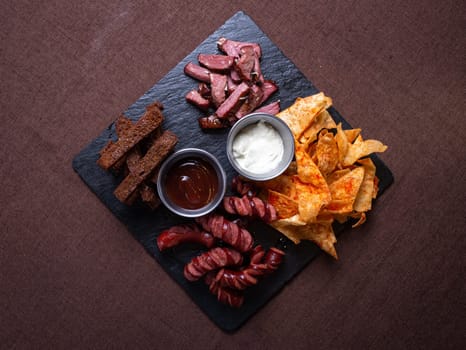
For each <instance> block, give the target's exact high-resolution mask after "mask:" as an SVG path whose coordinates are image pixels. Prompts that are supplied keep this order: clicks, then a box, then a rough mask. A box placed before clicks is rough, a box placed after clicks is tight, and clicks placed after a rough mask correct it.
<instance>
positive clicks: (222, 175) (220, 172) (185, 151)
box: [157, 147, 227, 218]
mask: <svg viewBox="0 0 466 350" xmlns="http://www.w3.org/2000/svg"><path fill="white" fill-rule="evenodd" d="M196 156H198V157H200V158H203V159H207V161H208V162H209V163H210V164H211V165H212V167H213V168H214V170H215V172H216V173H217V177H218V182H219V189H218V192H217V194H216V195H215V197H214V200H212V201H211V202H210V203H208V204H206V205H205V206H203V207H201V208H198V209H185V208H182V207H179V206H177V205H176V204H174V203H173V202H172V201H170V200H169V199H168V197H167V196H166V193H165V191H164V188H163V181H164V180H165V177H166V173H167V171H168V170H169V169H170V166H172V165H173V164H174V163H175V162H176V161H178V160H180V159H184V158H188V157H196ZM226 181H227V175H226V172H225V170H224V169H223V166H222V164H221V163H220V162H219V160H218V159H217V157H215V156H214V155H213V154H212V153H210V152H208V151H206V150H204V149H202V148H194V147H187V148H182V149H180V150H177V151H175V152H174V153H172V154H171V155H169V156H168V157H167V158H166V159H165V160H164V161H163V163H162V164H161V166H160V170H159V174H158V176H157V193H158V195H159V198H160V200H161V202H162V203H163V204H164V206H165V207H166V208H167V209H168V210H170V211H171V212H172V213H174V214H176V215H179V216H183V217H186V218H196V217H200V216H203V215H206V214H209V213H210V212H212V211H213V210H215V209H216V208H217V207H218V205H219V204H220V203H221V202H222V200H223V197H224V195H225V192H226V187H227V185H226Z"/></svg>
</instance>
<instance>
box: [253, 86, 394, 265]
mask: <svg viewBox="0 0 466 350" xmlns="http://www.w3.org/2000/svg"><path fill="white" fill-rule="evenodd" d="M331 105H332V100H331V99H330V98H329V97H327V96H325V95H324V94H323V93H319V94H316V95H313V96H308V97H305V98H297V99H296V101H295V103H294V104H293V105H292V106H290V107H289V108H287V109H286V110H283V111H282V112H280V113H279V114H277V117H278V118H281V119H282V120H283V121H285V122H286V123H287V124H288V126H289V127H290V129H291V130H292V132H293V135H294V139H295V161H294V162H293V163H292V164H291V166H290V167H289V168H288V170H287V171H286V172H285V173H284V174H282V175H280V176H279V177H277V178H275V179H272V180H269V181H266V182H262V183H257V185H258V186H259V187H260V188H262V189H263V190H266V191H264V192H265V194H266V196H267V199H268V201H269V202H270V203H271V204H273V205H274V207H275V208H276V210H277V213H278V220H276V221H274V222H272V223H271V225H272V226H273V227H274V228H275V229H277V230H278V231H280V232H281V233H283V234H284V235H285V236H287V237H288V238H289V239H290V240H292V241H293V242H294V243H296V244H298V243H299V242H300V241H301V240H310V241H313V242H315V243H316V244H317V245H318V246H319V247H320V248H321V249H322V250H324V251H325V252H327V253H328V254H330V255H331V256H333V257H334V258H335V259H337V258H338V257H337V252H336V250H335V247H334V244H335V243H336V241H337V240H336V238H335V234H334V232H333V228H332V223H333V222H334V221H335V220H337V221H338V222H340V223H343V222H345V221H347V220H348V219H349V218H352V219H356V220H357V221H356V223H354V224H353V227H356V226H359V225H361V224H362V223H364V221H365V219H366V212H367V211H368V210H370V209H371V205H372V200H373V199H374V198H375V197H376V195H377V192H378V187H377V183H378V179H377V177H376V176H375V170H376V169H375V165H374V163H373V162H372V160H371V159H370V158H369V157H367V156H368V155H370V154H372V153H374V152H384V151H385V150H386V149H387V146H385V145H384V144H382V143H381V142H380V141H377V140H364V139H363V138H362V136H361V129H351V130H343V128H342V126H341V124H338V125H337V124H335V122H334V121H333V119H332V117H331V116H330V114H329V113H328V111H327V109H328V108H329V107H330V106H331Z"/></svg>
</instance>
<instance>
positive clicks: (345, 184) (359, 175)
mask: <svg viewBox="0 0 466 350" xmlns="http://www.w3.org/2000/svg"><path fill="white" fill-rule="evenodd" d="M363 178H364V168H363V167H357V168H354V169H353V170H351V171H350V172H349V173H348V174H346V175H344V176H342V177H341V178H339V179H338V180H336V181H334V182H332V183H331V184H330V185H329V190H330V193H331V196H332V200H331V201H330V203H329V204H327V205H326V206H325V209H324V210H323V213H334V214H342V213H348V212H352V211H353V205H354V201H355V200H356V196H357V194H358V192H359V189H360V187H361V183H362V181H363Z"/></svg>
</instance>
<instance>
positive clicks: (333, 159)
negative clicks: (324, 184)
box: [316, 129, 339, 176]
mask: <svg viewBox="0 0 466 350" xmlns="http://www.w3.org/2000/svg"><path fill="white" fill-rule="evenodd" d="M316 157H317V167H318V168H319V170H320V172H321V173H322V175H324V176H327V175H328V174H330V173H331V172H332V171H333V170H334V169H335V167H336V166H337V164H338V161H339V158H338V145H337V142H336V140H335V138H334V137H333V134H332V133H331V132H328V131H327V130H326V129H324V130H322V132H320V134H319V140H318V141H317V145H316Z"/></svg>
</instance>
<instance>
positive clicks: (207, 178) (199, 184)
mask: <svg viewBox="0 0 466 350" xmlns="http://www.w3.org/2000/svg"><path fill="white" fill-rule="evenodd" d="M225 190H226V174H225V171H224V170H223V168H222V166H221V164H220V162H219V161H218V160H217V158H215V157H214V156H213V155H212V154H211V153H209V152H207V151H205V150H202V149H199V148H185V149H182V150H179V151H177V152H175V153H173V154H172V155H171V156H169V157H168V158H167V159H166V160H165V161H164V162H163V164H162V166H161V167H160V171H159V176H158V179H157V192H158V194H159V197H160V200H161V201H162V203H163V204H164V205H165V206H166V207H167V208H168V209H169V210H170V211H172V212H173V213H175V214H177V215H180V216H184V217H190V218H193V217H199V216H202V215H206V214H208V213H210V212H211V211H213V210H214V209H215V208H216V207H217V206H218V205H219V204H220V203H221V201H222V199H223V196H224V195H225Z"/></svg>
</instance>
